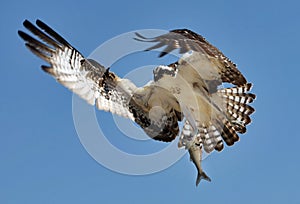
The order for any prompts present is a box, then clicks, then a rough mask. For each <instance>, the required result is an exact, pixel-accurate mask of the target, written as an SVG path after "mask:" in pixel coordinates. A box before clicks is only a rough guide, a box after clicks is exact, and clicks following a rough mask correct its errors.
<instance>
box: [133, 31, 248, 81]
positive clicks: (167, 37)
mask: <svg viewBox="0 0 300 204" xmlns="http://www.w3.org/2000/svg"><path fill="white" fill-rule="evenodd" d="M136 36H137V37H136V38H135V39H138V40H139V41H143V42H153V43H154V42H156V43H157V44H156V45H155V46H152V47H150V48H148V49H146V50H153V49H157V48H160V47H163V46H167V47H166V48H165V49H164V50H163V51H162V52H161V53H160V55H159V57H162V56H164V55H166V54H168V53H170V52H172V51H173V50H175V49H178V48H179V49H180V50H179V53H181V54H183V53H187V52H189V51H195V52H200V53H202V54H204V55H205V56H207V58H208V59H209V60H211V61H212V63H213V64H215V66H217V68H218V72H219V74H220V76H221V80H222V82H228V83H232V84H234V85H243V84H245V83H247V81H246V79H245V77H244V76H243V75H242V73H241V72H240V71H239V70H238V69H237V67H236V65H235V64H234V63H233V62H231V61H230V60H229V58H227V57H226V56H225V55H224V54H223V53H222V52H221V51H220V50H219V49H218V48H216V47H215V46H213V45H211V44H210V43H209V42H208V41H207V40H206V39H205V38H204V37H203V36H201V35H199V34H197V33H194V32H193V31H191V30H188V29H177V30H172V31H170V32H169V33H167V34H164V35H160V36H157V37H154V38H146V37H144V36H142V35H141V34H136ZM199 74H201V72H200V73H199Z"/></svg>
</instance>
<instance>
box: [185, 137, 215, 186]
mask: <svg viewBox="0 0 300 204" xmlns="http://www.w3.org/2000/svg"><path fill="white" fill-rule="evenodd" d="M188 152H189V154H190V159H191V161H192V162H193V163H194V165H195V166H196V168H197V171H198V175H197V179H196V186H198V184H199V183H200V181H201V179H204V180H206V181H209V182H211V179H210V178H209V177H208V176H207V175H206V173H205V172H204V171H203V170H202V168H201V160H202V148H201V143H200V142H197V141H196V140H194V142H193V143H192V144H191V145H190V146H189V148H188Z"/></svg>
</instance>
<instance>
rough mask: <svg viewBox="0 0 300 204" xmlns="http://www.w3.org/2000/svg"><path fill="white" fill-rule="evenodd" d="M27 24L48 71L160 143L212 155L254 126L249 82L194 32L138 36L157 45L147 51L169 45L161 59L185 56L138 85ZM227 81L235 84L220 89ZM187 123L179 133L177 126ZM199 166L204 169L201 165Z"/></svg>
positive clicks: (29, 43) (30, 42)
mask: <svg viewBox="0 0 300 204" xmlns="http://www.w3.org/2000/svg"><path fill="white" fill-rule="evenodd" d="M23 25H24V27H25V28H26V29H28V30H29V31H30V32H31V33H32V34H33V35H34V36H35V37H37V39H36V38H33V37H31V36H30V35H29V34H27V33H25V32H23V31H18V33H19V35H20V37H21V38H22V39H23V40H24V41H25V45H26V47H27V48H29V50H30V51H31V52H33V53H34V54H36V55H37V56H38V57H40V58H42V59H43V60H45V61H46V62H48V63H49V66H45V65H43V66H42V69H43V70H44V71H45V72H47V73H49V74H50V75H52V76H53V77H54V78H55V79H56V80H57V81H58V82H59V83H61V84H62V85H64V86H65V87H67V88H69V89H70V90H71V91H73V92H74V93H76V94H77V95H79V96H80V97H81V98H83V99H84V100H86V101H87V102H88V103H89V104H91V105H96V107H97V108H98V109H100V110H105V111H109V112H111V113H114V114H117V115H120V116H123V117H127V118H129V119H131V120H133V121H135V122H136V123H137V124H138V125H140V126H141V128H143V130H144V131H145V133H146V134H147V135H148V136H149V137H151V138H153V139H155V140H159V141H164V142H170V141H172V140H174V139H175V137H176V136H178V135H180V140H179V144H178V145H179V146H185V147H186V148H187V149H189V148H190V147H191V146H192V147H196V148H194V150H197V151H189V152H190V153H191V152H193V154H198V153H196V152H199V148H200V147H202V146H203V148H204V151H206V152H208V153H209V152H212V151H213V150H217V151H221V150H222V149H223V147H224V142H225V143H226V144H227V145H233V144H234V143H235V142H236V141H238V140H239V136H238V133H245V132H246V125H248V124H249V123H250V122H251V119H250V117H249V116H250V114H252V113H253V112H254V109H253V108H252V107H251V106H250V105H249V103H251V102H252V101H253V99H254V98H255V95H254V94H252V93H249V91H250V88H251V86H252V85H251V84H250V83H247V81H246V79H245V77H244V76H243V75H242V74H241V72H240V71H239V70H238V69H237V67H236V65H235V64H234V63H232V62H231V61H230V60H229V59H228V58H227V57H225V56H224V55H223V53H221V52H220V51H219V50H218V49H217V48H216V47H214V46H212V45H211V44H209V43H208V42H207V41H206V40H205V39H204V38H203V37H202V36H200V35H198V34H196V33H194V32H192V31H190V30H187V29H182V30H173V31H171V32H170V33H168V34H165V35H162V36H158V37H154V38H146V37H144V36H142V35H141V34H137V38H136V39H137V40H139V41H144V42H156V43H158V44H156V45H154V46H152V47H150V48H149V49H148V50H152V49H156V48H160V47H162V46H166V48H165V49H164V50H163V52H162V53H161V55H160V56H163V55H165V54H167V53H169V52H171V51H172V50H174V49H179V50H180V53H182V54H183V56H182V57H181V58H180V59H179V60H178V61H177V62H175V63H172V64H170V65H168V66H163V65H162V66H158V67H156V68H155V70H154V71H153V74H154V81H152V82H149V83H148V84H147V85H145V86H144V87H136V86H135V85H134V84H133V83H132V82H131V81H129V80H128V79H122V78H120V77H118V76H117V75H116V74H115V73H113V72H111V71H110V70H109V68H105V67H104V66H102V65H101V64H99V63H98V62H96V61H94V60H92V59H86V58H85V57H84V56H83V55H82V54H81V53H80V52H79V51H78V50H76V49H75V48H74V47H73V46H71V45H70V44H69V43H68V42H67V41H66V40H65V39H63V38H62V37H61V36H60V35H59V34H58V33H56V32H55V31H54V30H52V29H51V28H50V27H49V26H47V25H46V24H45V23H43V22H42V21H40V20H37V21H36V25H33V24H32V23H30V22H29V21H27V20H25V21H24V23H23ZM223 82H227V83H231V84H233V85H234V86H232V87H229V88H220V87H219V86H220V85H222V83H223ZM183 119H185V124H184V126H183V129H182V131H181V133H180V130H179V126H178V122H179V121H182V120H183ZM195 141H197V142H195ZM195 145H196V146H195ZM189 150H191V149H189ZM201 151H202V150H201ZM191 158H194V159H195V158H201V157H199V155H191ZM194 163H195V165H196V166H197V169H198V171H201V172H202V169H201V168H200V167H201V166H200V163H199V164H198V162H197V161H195V162H194ZM201 172H200V173H201ZM199 178H201V177H199ZM199 181H200V180H199ZM199 181H198V183H199Z"/></svg>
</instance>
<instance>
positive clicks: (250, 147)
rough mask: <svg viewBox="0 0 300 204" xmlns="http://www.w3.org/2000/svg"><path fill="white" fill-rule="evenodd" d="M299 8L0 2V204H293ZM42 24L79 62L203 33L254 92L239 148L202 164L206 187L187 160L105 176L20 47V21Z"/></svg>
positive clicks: (58, 90)
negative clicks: (131, 35) (150, 40)
mask: <svg viewBox="0 0 300 204" xmlns="http://www.w3.org/2000/svg"><path fill="white" fill-rule="evenodd" d="M299 9H300V4H299V1H296V0H295V1H291V0H285V1H278V0H274V1H262V0H254V1H238V0H228V1H225V0H224V1H201V0H200V1H196V0H195V1H177V2H176V1H164V2H162V1H157V2H155V1H147V2H143V1H123V2H121V1H120V2H118V1H113V0H110V1H105V2H101V1H94V2H93V1H88V0H85V1H79V2H76V1H62V2H60V1H44V2H42V1H3V2H2V3H1V7H0V22H1V24H0V25H1V32H0V35H1V68H0V70H1V74H0V87H1V96H0V130H1V132H0V135H1V136H0V138H1V142H0V161H1V168H0V203H3V204H12V203H38V204H40V203H43V204H47V203H72V204H75V203H151V204H153V203H163V202H164V203H165V202H172V203H192V202H193V203H244V204H245V203H256V204H257V203H273V204H276V203H280V204H282V203H290V204H296V203H300V198H299V193H300V188H299V182H300V176H299V172H300V160H299V156H300V151H299V144H300V134H299V132H298V127H299V116H298V114H299V109H298V105H299V101H300V95H299V83H298V81H299V74H300V71H299V69H300V66H299V47H300V40H299V36H300V23H299V22H300V12H299ZM37 18H40V19H42V20H43V21H45V22H46V23H48V24H49V25H50V26H52V27H53V28H54V29H55V30H57V31H58V32H59V33H60V34H62V35H63V36H64V37H65V38H66V39H67V40H68V41H69V42H71V43H72V44H73V45H74V46H75V47H76V48H78V49H79V50H80V51H81V52H82V53H83V54H85V55H88V54H90V52H91V51H93V50H94V49H95V48H96V47H97V46H98V45H100V44H101V43H102V42H104V41H106V40H108V39H110V38H112V37H114V36H116V35H118V34H122V33H124V32H128V31H131V30H136V29H147V28H156V29H175V28H189V29H192V30H194V31H196V32H198V33H201V34H202V35H204V36H205V37H206V38H207V39H208V40H209V41H210V42H211V43H213V44H214V45H216V46H217V47H219V48H220V49H221V50H222V51H223V52H224V53H225V54H226V55H227V56H229V57H230V58H231V59H232V60H233V61H234V62H236V63H237V64H238V66H239V68H240V70H241V71H242V72H243V73H244V74H245V76H247V79H248V80H249V81H251V82H253V83H254V85H255V87H254V89H253V91H254V92H255V93H256V94H257V96H258V97H257V100H256V101H255V103H254V107H255V108H256V112H255V114H254V115H253V121H254V122H253V123H252V124H251V126H249V129H248V132H247V134H246V135H243V136H241V141H240V142H239V143H237V144H236V145H235V146H233V147H231V148H226V149H225V150H224V151H223V152H221V153H214V154H212V155H211V156H210V157H209V158H208V159H206V160H205V161H204V162H203V165H204V169H205V171H206V172H207V174H208V175H209V176H210V177H211V178H212V182H211V183H208V182H203V183H200V185H199V186H198V187H197V188H196V187H195V184H194V182H195V176H196V172H195V168H194V166H193V165H192V164H191V163H190V162H189V161H188V157H187V156H185V157H183V158H182V159H181V160H180V161H179V162H178V163H176V164H175V165H173V166H172V167H170V168H168V169H167V170H165V171H162V172H160V173H156V174H152V175H148V176H128V175H121V174H118V173H115V172H112V171H110V170H108V169H106V168H104V167H102V166H101V165H99V164H98V163H97V162H95V161H94V160H93V159H92V158H91V157H90V156H89V155H88V153H87V152H86V151H85V149H84V148H83V146H82V145H81V143H80V142H79V139H78V137H77V136H76V131H75V129H74V124H73V119H72V100H71V96H72V94H71V93H70V92H69V91H68V90H67V89H65V88H64V87H62V86H60V85H59V84H58V83H56V82H55V81H54V80H53V79H52V78H51V77H49V76H48V75H46V74H44V73H43V72H42V71H41V70H40V68H39V67H40V65H41V64H42V61H41V60H40V59H38V58H37V57H35V56H33V55H32V54H31V53H30V52H29V51H28V50H27V49H25V47H24V46H23V42H22V41H21V40H20V38H19V37H18V36H17V30H18V29H23V28H22V22H23V20H24V19H29V20H32V21H34V20H35V19H37ZM141 64H142V62H141ZM120 66H121V65H120ZM130 70H131V67H126V68H124V70H122V71H118V70H114V71H115V72H117V73H122V74H125V73H126V71H130ZM122 74H121V75H122ZM111 134H112V135H113V136H114V137H117V136H118V134H120V133H119V132H118V131H117V130H115V129H114V128H113V127H112V132H111ZM137 146H138V145H137ZM99 148H101V147H99ZM132 148H134V146H132Z"/></svg>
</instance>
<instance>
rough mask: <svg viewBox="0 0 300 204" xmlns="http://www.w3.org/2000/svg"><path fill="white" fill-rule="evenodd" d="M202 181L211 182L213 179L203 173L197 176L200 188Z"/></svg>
mask: <svg viewBox="0 0 300 204" xmlns="http://www.w3.org/2000/svg"><path fill="white" fill-rule="evenodd" d="M201 179H204V180H206V181H209V182H211V179H210V178H209V177H208V176H207V175H206V173H205V172H204V171H202V172H201V173H198V175H197V180H196V186H198V184H199V183H200V181H201Z"/></svg>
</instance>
